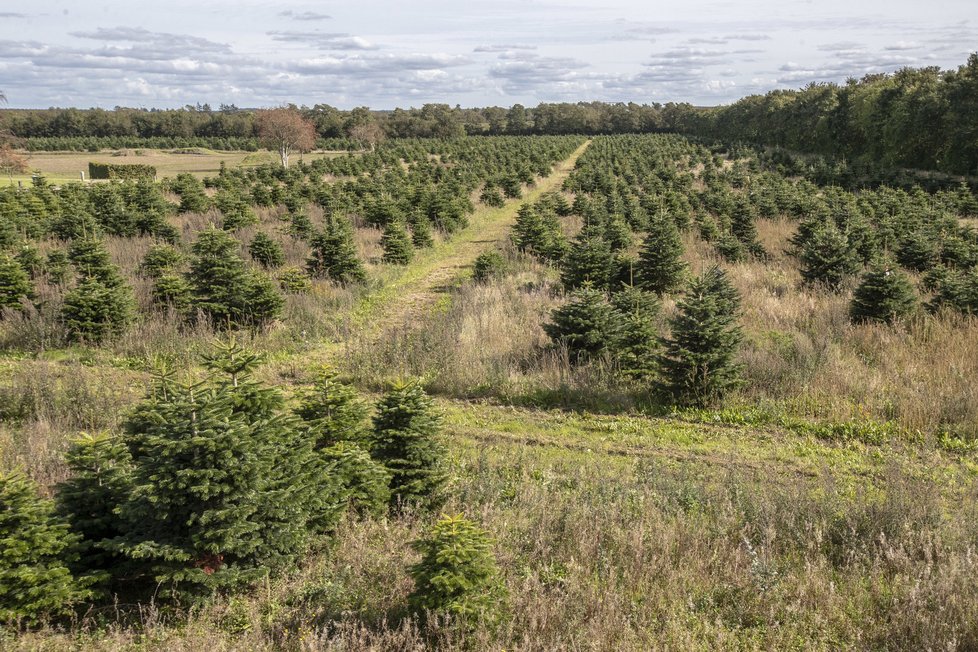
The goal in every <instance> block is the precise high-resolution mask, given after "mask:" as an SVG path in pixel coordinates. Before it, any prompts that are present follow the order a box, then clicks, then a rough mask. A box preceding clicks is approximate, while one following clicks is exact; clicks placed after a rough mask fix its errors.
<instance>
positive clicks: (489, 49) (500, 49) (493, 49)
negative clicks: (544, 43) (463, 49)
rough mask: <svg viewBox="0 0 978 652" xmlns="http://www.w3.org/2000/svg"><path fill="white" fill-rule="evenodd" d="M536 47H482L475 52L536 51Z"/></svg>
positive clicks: (474, 50)
mask: <svg viewBox="0 0 978 652" xmlns="http://www.w3.org/2000/svg"><path fill="white" fill-rule="evenodd" d="M536 49H537V46H535V45H480V46H478V47H476V48H474V49H473V50H472V51H473V52H490V53H498V52H509V51H511V50H536Z"/></svg>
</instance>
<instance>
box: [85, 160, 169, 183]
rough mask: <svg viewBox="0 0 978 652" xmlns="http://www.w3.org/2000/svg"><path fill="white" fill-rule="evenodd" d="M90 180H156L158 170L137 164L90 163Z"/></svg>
mask: <svg viewBox="0 0 978 652" xmlns="http://www.w3.org/2000/svg"><path fill="white" fill-rule="evenodd" d="M88 178H89V179H126V180H136V179H155V178H156V168H155V167H153V166H152V165H142V164H136V163H128V164H119V163H94V162H91V161H90V162H89V163H88Z"/></svg>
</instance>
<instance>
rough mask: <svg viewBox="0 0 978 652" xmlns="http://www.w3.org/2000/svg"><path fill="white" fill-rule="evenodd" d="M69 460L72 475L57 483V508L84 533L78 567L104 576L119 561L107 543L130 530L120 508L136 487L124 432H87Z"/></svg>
mask: <svg viewBox="0 0 978 652" xmlns="http://www.w3.org/2000/svg"><path fill="white" fill-rule="evenodd" d="M66 461H67V462H68V468H69V469H70V471H71V476H70V477H69V479H68V480H66V481H65V482H62V483H61V484H59V485H58V487H57V507H58V512H59V513H60V514H61V516H62V517H64V518H65V519H66V520H67V522H68V524H69V525H70V526H71V530H72V532H74V533H76V534H78V535H80V536H81V543H80V545H79V553H80V554H81V559H80V560H79V562H78V566H79V568H81V569H83V570H84V571H85V572H87V573H89V574H92V576H93V577H100V578H102V579H105V577H106V576H107V575H108V573H107V571H108V570H109V569H110V568H112V567H113V566H116V565H118V564H119V563H120V560H119V558H118V556H117V555H115V554H113V553H111V552H109V551H108V550H107V549H106V543H107V542H108V541H110V540H112V539H115V538H116V537H119V536H121V535H122V534H124V532H125V524H124V523H123V521H122V518H121V517H120V515H119V508H120V507H121V506H122V504H123V503H124V502H125V501H126V499H127V498H128V497H129V494H130V492H131V491H132V458H131V457H130V455H129V450H128V449H127V448H126V447H125V444H124V443H123V442H122V440H121V438H119V437H115V436H110V435H105V434H103V435H88V434H83V435H82V436H81V437H79V438H78V439H76V440H75V441H74V442H72V444H71V446H70V447H69V448H68V452H67V454H66Z"/></svg>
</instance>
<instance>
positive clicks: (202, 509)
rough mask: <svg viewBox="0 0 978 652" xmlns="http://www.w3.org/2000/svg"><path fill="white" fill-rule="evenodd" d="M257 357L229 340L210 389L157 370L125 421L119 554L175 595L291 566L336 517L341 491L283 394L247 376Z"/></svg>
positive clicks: (212, 360)
mask: <svg viewBox="0 0 978 652" xmlns="http://www.w3.org/2000/svg"><path fill="white" fill-rule="evenodd" d="M259 360H260V357H259V356H256V355H254V354H252V353H251V352H248V351H245V350H243V349H242V348H241V347H240V346H238V345H237V344H236V343H235V342H234V341H233V340H231V341H229V342H228V343H227V344H225V345H222V346H220V347H218V348H217V350H216V351H215V352H214V353H213V354H212V355H210V356H208V357H207V358H206V359H205V366H206V367H207V368H209V369H210V370H211V374H212V375H211V376H210V377H209V378H208V379H206V380H205V381H203V382H199V383H193V384H180V383H176V382H174V381H173V379H172V377H171V376H169V375H167V374H159V375H158V376H157V378H156V381H155V384H154V387H153V389H152V390H151V392H150V394H149V395H148V396H147V398H146V400H144V401H143V403H141V404H140V405H139V406H138V407H137V408H136V409H135V410H134V411H133V412H132V413H131V414H130V416H129V418H128V419H127V420H126V422H125V424H124V432H125V440H126V444H127V446H128V448H129V450H130V452H131V454H132V468H133V471H132V478H133V485H134V488H133V490H132V492H131V494H130V497H129V499H128V500H127V501H126V503H125V504H124V505H123V507H122V509H121V514H122V517H123V518H124V519H125V522H126V526H127V527H126V532H125V534H124V535H123V536H122V537H121V538H120V539H119V540H117V549H118V550H119V551H120V552H122V553H124V554H125V555H126V556H127V557H129V558H130V559H131V560H132V562H133V563H134V564H139V565H140V566H141V571H142V573H141V576H142V577H144V578H145V579H146V580H147V581H148V582H149V583H150V585H151V586H156V585H157V584H158V585H159V586H160V587H161V588H162V589H164V591H168V592H169V593H170V594H172V595H174V596H175V597H179V598H181V599H189V600H192V599H195V598H197V597H200V596H205V595H207V594H209V593H211V592H212V591H214V590H217V589H221V588H234V587H237V586H241V585H243V584H248V583H251V582H254V581H256V580H258V579H260V578H262V577H264V576H266V574H267V573H268V572H269V571H274V570H276V569H279V568H282V567H286V566H288V565H290V564H292V563H293V562H294V561H295V559H296V557H297V555H298V554H300V553H301V552H302V551H303V550H304V549H305V545H306V539H307V536H308V526H307V524H308V523H309V522H310V520H314V521H318V519H319V518H321V517H323V516H324V514H323V512H324V511H330V512H331V515H332V516H334V518H335V512H336V511H337V509H336V506H335V503H336V492H335V487H334V486H333V485H332V483H331V478H330V477H329V474H328V472H327V470H326V469H325V468H324V467H323V466H322V465H321V464H320V463H319V462H318V460H316V459H315V456H314V455H313V452H312V446H311V441H310V440H309V439H308V438H306V437H305V436H304V435H303V434H302V431H301V429H300V428H298V426H297V424H296V423H294V422H293V421H292V420H291V418H290V417H289V415H288V414H287V413H286V412H284V411H283V405H284V400H283V399H282V397H281V395H280V394H279V393H278V392H277V391H275V390H274V389H270V388H265V387H263V386H262V385H260V384H259V383H257V382H256V381H254V380H253V379H252V378H251V373H252V371H253V369H254V367H255V365H256V364H257V363H258V361H259ZM147 588H149V587H147Z"/></svg>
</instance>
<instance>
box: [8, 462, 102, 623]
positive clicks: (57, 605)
mask: <svg viewBox="0 0 978 652" xmlns="http://www.w3.org/2000/svg"><path fill="white" fill-rule="evenodd" d="M78 540H79V537H78V535H76V534H73V533H72V532H70V531H69V526H68V524H67V523H65V522H64V521H61V520H59V519H58V518H56V517H55V516H54V513H53V504H52V503H51V501H50V500H47V499H44V498H41V497H40V496H39V495H38V493H37V489H36V488H35V486H34V484H33V483H32V482H31V481H29V480H28V479H27V478H26V477H25V476H23V475H22V474H20V473H12V474H3V473H0V625H8V626H16V625H18V624H20V625H36V624H38V623H40V622H42V621H44V620H47V619H49V618H56V617H59V616H63V615H66V614H68V613H70V611H71V609H72V607H73V606H74V605H76V604H78V603H79V602H82V601H84V600H86V599H88V598H89V597H90V596H91V591H90V589H89V588H88V587H89V586H91V584H92V583H93V580H92V578H86V577H75V576H74V575H72V573H71V571H70V570H69V569H68V564H69V563H71V562H72V561H74V559H75V557H76V555H75V550H74V549H75V546H76V545H77V544H78Z"/></svg>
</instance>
